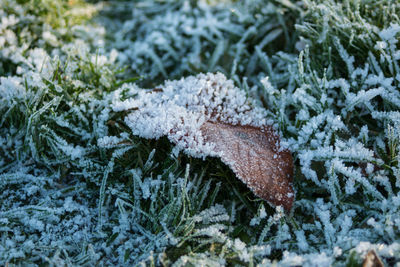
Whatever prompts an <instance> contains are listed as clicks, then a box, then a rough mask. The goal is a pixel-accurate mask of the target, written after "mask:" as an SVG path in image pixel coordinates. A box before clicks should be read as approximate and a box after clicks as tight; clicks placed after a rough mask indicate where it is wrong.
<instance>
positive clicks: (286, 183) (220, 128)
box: [200, 122, 294, 211]
mask: <svg viewBox="0 0 400 267" xmlns="http://www.w3.org/2000/svg"><path fill="white" fill-rule="evenodd" d="M200 130H201V132H202V135H203V136H204V138H205V141H206V142H210V143H212V144H214V145H215V147H214V150H216V151H217V152H223V154H222V156H221V160H222V161H223V162H224V163H225V164H227V165H228V166H229V167H230V168H231V169H232V170H233V172H234V173H235V174H236V175H237V176H238V178H239V179H240V180H242V181H243V182H244V183H245V184H246V185H247V186H248V187H249V188H250V189H251V190H252V191H253V192H254V193H255V194H256V195H257V196H259V197H261V198H263V199H265V200H267V201H268V202H269V203H270V204H272V205H273V206H283V207H284V209H285V210H286V211H290V210H291V208H292V205H293V200H294V191H293V186H292V175H293V160H292V156H291V154H290V152H289V151H288V150H282V151H281V149H280V145H279V136H278V135H277V134H276V133H275V132H274V130H273V129H272V127H271V126H265V127H263V128H262V129H261V128H257V127H252V126H240V125H237V126H233V125H229V124H226V123H219V122H205V123H204V124H203V125H202V127H201V128H200Z"/></svg>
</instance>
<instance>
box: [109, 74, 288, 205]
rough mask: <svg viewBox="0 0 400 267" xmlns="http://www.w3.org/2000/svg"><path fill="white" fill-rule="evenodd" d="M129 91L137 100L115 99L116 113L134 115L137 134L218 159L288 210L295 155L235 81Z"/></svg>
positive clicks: (218, 78) (131, 123) (211, 78)
mask: <svg viewBox="0 0 400 267" xmlns="http://www.w3.org/2000/svg"><path fill="white" fill-rule="evenodd" d="M126 86H128V85H126ZM128 87H129V86H128ZM125 89H127V88H125ZM129 90H130V93H131V94H132V95H135V97H134V98H132V99H125V100H123V101H119V100H115V101H114V102H113V109H114V111H123V110H124V111H129V112H130V113H129V114H128V115H127V117H126V118H125V123H126V125H127V126H128V127H130V128H131V129H132V133H133V134H134V135H138V136H141V137H143V138H155V139H157V138H160V137H162V136H167V137H168V139H169V140H170V141H171V142H172V143H174V144H175V145H176V150H174V151H175V152H176V151H184V152H185V153H186V154H188V155H190V156H194V157H199V158H205V157H208V156H212V157H219V158H221V160H222V161H223V162H224V163H225V164H227V165H228V166H229V167H230V168H231V169H232V170H233V172H234V173H235V174H236V175H237V176H238V178H239V179H241V180H242V181H243V182H244V183H245V184H246V185H247V186H248V187H249V188H250V189H251V190H252V191H253V192H254V193H255V194H256V195H257V196H259V197H261V198H263V199H265V200H267V201H268V202H269V203H270V204H271V205H273V206H283V207H284V208H285V210H286V211H290V209H291V208H292V205H293V201H294V190H293V186H292V175H293V160H292V156H291V154H290V152H289V151H288V150H284V149H281V147H280V141H279V136H278V135H277V134H276V132H275V131H274V129H273V128H272V126H268V125H269V122H268V119H267V112H266V110H265V109H264V108H263V107H261V106H259V103H258V102H256V101H255V100H253V99H251V98H249V97H248V96H247V95H246V93H245V92H244V91H242V90H240V89H239V88H237V87H235V86H234V83H233V81H231V80H229V79H227V78H226V77H225V76H224V75H223V74H221V73H216V74H213V73H207V74H199V75H197V76H189V77H186V78H183V79H181V80H176V81H167V82H166V83H165V84H164V85H160V87H157V88H155V89H153V90H150V91H149V90H142V89H140V88H138V87H135V86H130V87H129ZM175 152H174V153H175Z"/></svg>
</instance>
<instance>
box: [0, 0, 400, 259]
mask: <svg viewBox="0 0 400 267" xmlns="http://www.w3.org/2000/svg"><path fill="white" fill-rule="evenodd" d="M91 2H93V1H91ZM337 2H338V1H333V0H303V1H268V0H256V1H253V0H252V1H250V0H248V1H247V0H246V1H238V3H230V2H226V1H199V2H198V3H196V1H184V0H180V1H135V2H132V3H127V2H123V1H122V2H118V1H116V2H103V3H97V4H93V3H87V2H82V1H63V0H55V1H48V0H25V1H16V0H0V114H1V116H0V189H1V190H0V203H1V205H0V264H1V265H5V264H8V265H9V266H10V265H11V266H12V265H14V264H15V265H32V266H38V265H51V264H53V265H57V266H58V265H67V266H75V265H88V266H93V265H119V266H124V265H132V264H143V265H152V264H153V265H162V264H164V265H173V266H184V265H186V264H189V263H191V264H194V265H199V264H203V265H210V266H216V265H239V266H241V265H242V266H247V265H250V264H253V265H254V264H257V265H259V266H269V265H271V264H272V263H277V264H278V265H280V266H296V265H303V266H312V265H318V266H329V265H346V264H347V265H349V266H354V265H359V264H361V262H362V260H363V257H364V256H365V255H366V253H367V252H368V251H369V250H371V249H374V250H375V251H376V253H377V255H379V257H381V259H382V261H383V262H385V263H386V264H388V265H392V264H395V263H397V262H400V243H399V242H400V166H399V160H400V158H399V157H400V144H399V140H400V90H399V89H400V44H399V40H400V18H399V15H398V14H400V4H399V3H398V2H397V1H389V0H384V1H379V2H378V1H376V2H374V1H367V0H365V1H364V0H361V1H343V3H337ZM116 17H118V19H116ZM200 72H204V73H206V72H212V73H214V74H208V75H210V77H214V78H215V77H217V81H218V82H221V83H224V84H225V83H227V84H228V85H229V87H230V88H233V87H237V88H240V89H241V90H242V91H239V90H238V91H237V96H238V97H237V99H236V100H235V101H243V102H245V101H250V102H251V103H253V102H254V103H256V104H257V105H259V106H263V108H262V112H256V113H255V114H254V116H259V117H253V115H251V116H249V117H248V118H249V119H250V120H254V122H255V123H257V122H259V121H261V120H266V121H271V122H273V123H274V124H275V126H276V128H278V129H279V130H280V132H281V133H282V139H283V142H284V144H285V146H287V147H289V148H290V149H291V151H292V154H293V157H294V159H295V176H294V182H295V183H294V187H295V191H296V199H295V202H294V208H293V211H292V214H290V215H289V216H288V215H285V214H284V212H283V210H282V209H281V208H280V207H278V208H276V209H273V208H271V207H270V206H269V205H268V204H267V203H265V202H264V201H262V200H260V199H258V198H256V197H255V196H254V195H253V194H252V193H251V192H250V191H249V190H248V189H247V188H246V187H245V186H243V185H242V184H241V183H240V182H238V181H236V180H235V178H234V174H233V173H232V172H231V171H230V170H229V168H227V167H226V166H225V165H224V164H222V163H221V162H217V161H216V160H215V159H210V158H205V160H203V159H196V158H193V157H189V156H187V155H185V154H183V153H177V149H176V147H175V146H174V145H172V144H171V143H170V142H169V140H167V139H166V138H161V139H159V140H148V139H146V138H148V137H152V136H158V135H159V133H158V132H154V131H150V132H146V131H145V130H146V128H145V126H146V125H145V122H146V121H149V120H148V119H146V118H147V117H145V116H144V115H145V114H146V113H141V115H138V117H137V118H136V119H137V120H134V121H135V122H138V121H139V122H140V121H141V122H143V123H142V124H143V127H141V128H138V127H137V126H136V125H134V126H135V127H136V128H135V127H132V125H129V122H130V121H131V120H130V119H129V118H130V117H129V116H131V115H129V114H130V113H131V110H126V109H129V108H136V107H139V106H141V107H145V108H147V109H148V110H147V111H148V113H149V114H150V113H151V116H152V118H154V119H155V120H158V119H160V118H163V120H164V121H165V122H168V120H170V119H172V118H173V114H170V113H169V111H168V110H165V109H164V108H163V106H162V105H159V106H157V107H155V108H154V109H153V105H154V102H156V101H159V100H160V99H156V98H155V97H152V94H151V93H150V94H149V93H148V92H151V91H152V90H156V88H161V87H162V89H163V90H166V91H167V92H170V93H171V94H170V95H169V96H168V100H169V101H176V103H179V104H181V102H179V101H182V100H174V98H173V97H174V96H175V95H176V97H180V96H181V97H182V96H184V95H185V94H184V93H185V92H186V93H187V92H191V91H190V90H194V89H195V85H196V80H195V78H193V77H192V78H186V79H181V78H182V77H186V76H188V75H189V74H194V75H197V74H198V73H200ZM217 72H221V73H223V74H224V75H225V76H226V77H227V79H225V78H222V77H223V76H222V74H216V73H217ZM201 75H203V76H201ZM201 75H200V76H198V77H205V76H204V74H201ZM139 76H140V77H141V79H140V80H138V81H137V82H136V84H134V83H133V82H134V81H135V79H137V78H139ZM174 79H176V80H175V81H173V80H174ZM164 80H170V81H166V82H164ZM158 84H164V85H160V86H161V87H160V86H158ZM144 87H146V88H147V89H143V88H144ZM138 95H147V96H148V97H146V98H145V99H146V101H147V102H145V101H140V102H137V101H136V102H135V100H134V99H137V96H138ZM186 100H187V99H186ZM153 101H154V102H153ZM191 101H192V100H191ZM178 106H179V105H178ZM170 112H173V111H172V110H170ZM162 116H163V117H162ZM125 118H128V119H125ZM165 125H166V124H161V123H160V126H159V127H155V129H158V130H159V131H163V128H162V127H164V126H165ZM132 129H137V130H136V131H133V130H132ZM139 129H143V131H140V130H139ZM193 133H194V134H196V132H195V131H194V132H193ZM178 148H179V147H178Z"/></svg>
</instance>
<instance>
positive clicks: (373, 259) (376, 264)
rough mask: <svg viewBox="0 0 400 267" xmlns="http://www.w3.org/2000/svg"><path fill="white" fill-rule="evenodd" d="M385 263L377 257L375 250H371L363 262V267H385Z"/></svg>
mask: <svg viewBox="0 0 400 267" xmlns="http://www.w3.org/2000/svg"><path fill="white" fill-rule="evenodd" d="M384 266H385V265H383V262H382V261H381V259H379V257H378V255H376V253H375V251H374V250H370V251H369V252H368V253H367V255H366V256H365V259H364V261H363V264H362V267H384Z"/></svg>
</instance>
